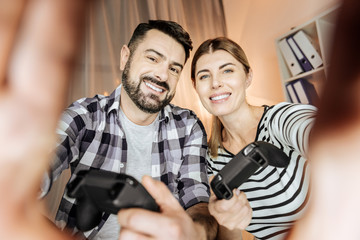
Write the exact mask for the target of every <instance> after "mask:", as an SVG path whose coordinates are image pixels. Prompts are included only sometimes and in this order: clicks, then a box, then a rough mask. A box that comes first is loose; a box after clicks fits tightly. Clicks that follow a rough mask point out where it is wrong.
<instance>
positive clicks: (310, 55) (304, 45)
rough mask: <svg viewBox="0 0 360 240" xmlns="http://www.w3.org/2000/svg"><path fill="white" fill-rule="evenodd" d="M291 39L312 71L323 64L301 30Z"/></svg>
mask: <svg viewBox="0 0 360 240" xmlns="http://www.w3.org/2000/svg"><path fill="white" fill-rule="evenodd" d="M293 38H294V40H295V41H296V43H297V45H298V46H299V48H300V49H301V51H302V52H303V53H304V55H305V56H306V58H307V59H308V60H309V62H310V63H311V65H312V66H313V68H314V69H316V68H318V67H320V66H321V65H322V64H323V61H322V59H321V57H320V54H319V53H318V52H317V51H316V49H315V48H314V46H313V45H312V43H311V40H310V38H309V37H308V36H307V35H306V34H305V33H304V32H303V31H302V30H300V31H298V32H297V33H296V34H295V35H294V36H293Z"/></svg>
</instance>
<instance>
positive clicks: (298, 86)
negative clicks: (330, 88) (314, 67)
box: [286, 78, 319, 105]
mask: <svg viewBox="0 0 360 240" xmlns="http://www.w3.org/2000/svg"><path fill="white" fill-rule="evenodd" d="M286 89H287V91H288V94H289V97H290V100H291V102H293V103H304V104H312V105H316V104H317V102H318V99H319V97H318V95H317V93H316V90H315V87H314V85H313V84H312V83H310V82H308V81H307V80H306V79H302V78H300V79H297V80H295V81H292V82H290V83H288V84H287V85H286Z"/></svg>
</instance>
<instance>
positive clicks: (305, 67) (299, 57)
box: [286, 36, 313, 72]
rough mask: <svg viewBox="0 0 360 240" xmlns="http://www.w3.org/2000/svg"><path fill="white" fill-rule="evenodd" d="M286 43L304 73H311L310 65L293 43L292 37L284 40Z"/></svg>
mask: <svg viewBox="0 0 360 240" xmlns="http://www.w3.org/2000/svg"><path fill="white" fill-rule="evenodd" d="M286 41H287V42H288V44H289V46H290V48H291V50H292V51H293V53H294V55H295V57H296V59H297V60H298V62H299V63H300V65H301V68H302V69H303V70H304V72H308V71H311V70H312V69H313V67H312V65H311V64H310V62H309V60H308V59H307V58H306V57H305V55H304V53H303V52H302V51H301V49H300V48H299V46H298V45H297V44H296V42H295V41H294V39H293V37H292V36H290V37H288V38H286Z"/></svg>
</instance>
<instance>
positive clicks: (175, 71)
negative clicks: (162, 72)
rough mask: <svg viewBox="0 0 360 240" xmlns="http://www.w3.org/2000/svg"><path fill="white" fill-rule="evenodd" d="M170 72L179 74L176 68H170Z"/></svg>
mask: <svg viewBox="0 0 360 240" xmlns="http://www.w3.org/2000/svg"><path fill="white" fill-rule="evenodd" d="M170 71H172V72H173V73H175V74H179V73H180V70H179V69H177V68H175V67H171V68H170Z"/></svg>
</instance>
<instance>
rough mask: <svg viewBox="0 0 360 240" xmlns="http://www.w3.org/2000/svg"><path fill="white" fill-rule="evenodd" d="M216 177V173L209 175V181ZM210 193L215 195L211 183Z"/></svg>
mask: <svg viewBox="0 0 360 240" xmlns="http://www.w3.org/2000/svg"><path fill="white" fill-rule="evenodd" d="M214 177H215V175H212V176H210V177H209V183H211V182H212V180H213V179H214ZM210 194H211V195H212V196H214V195H215V194H214V192H213V190H212V188H211V184H210Z"/></svg>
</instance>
